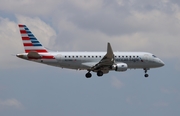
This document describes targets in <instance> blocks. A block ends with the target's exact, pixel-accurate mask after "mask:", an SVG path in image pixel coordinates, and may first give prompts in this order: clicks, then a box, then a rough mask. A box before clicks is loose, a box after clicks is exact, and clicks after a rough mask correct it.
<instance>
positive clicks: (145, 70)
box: [144, 69, 149, 78]
mask: <svg viewBox="0 0 180 116" xmlns="http://www.w3.org/2000/svg"><path fill="white" fill-rule="evenodd" d="M147 70H148V69H144V72H145V75H144V77H146V78H147V77H149V75H148V74H147Z"/></svg>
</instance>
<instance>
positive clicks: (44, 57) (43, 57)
mask: <svg viewBox="0 0 180 116" xmlns="http://www.w3.org/2000/svg"><path fill="white" fill-rule="evenodd" d="M42 59H54V56H42Z"/></svg>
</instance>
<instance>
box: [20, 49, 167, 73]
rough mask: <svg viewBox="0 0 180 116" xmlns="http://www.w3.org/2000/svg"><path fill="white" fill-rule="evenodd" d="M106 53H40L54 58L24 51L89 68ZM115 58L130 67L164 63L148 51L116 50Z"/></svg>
mask: <svg viewBox="0 0 180 116" xmlns="http://www.w3.org/2000/svg"><path fill="white" fill-rule="evenodd" d="M105 54H106V52H48V53H40V55H45V56H46V55H47V56H48V55H52V56H54V59H46V58H45V59H28V57H27V53H23V59H26V60H31V61H35V62H39V63H43V64H47V65H52V66H57V67H62V68H69V69H77V70H88V69H89V68H91V67H92V66H94V65H95V64H97V63H98V62H99V61H100V60H101V59H102V58H103V56H104V55H105ZM114 59H115V63H126V64H127V65H128V68H129V69H137V68H142V69H150V68H156V67H161V66H163V65H164V63H163V61H162V60H160V59H159V58H157V57H156V56H154V55H153V54H151V53H147V52H114Z"/></svg>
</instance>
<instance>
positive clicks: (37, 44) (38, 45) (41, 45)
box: [33, 44, 42, 46]
mask: <svg viewBox="0 0 180 116" xmlns="http://www.w3.org/2000/svg"><path fill="white" fill-rule="evenodd" d="M33 46H42V45H41V44H33Z"/></svg>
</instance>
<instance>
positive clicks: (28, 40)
mask: <svg viewBox="0 0 180 116" xmlns="http://www.w3.org/2000/svg"><path fill="white" fill-rule="evenodd" d="M19 29H20V34H21V37H22V41H23V45H24V49H25V52H26V53H29V52H38V53H46V52H48V51H47V49H46V48H44V47H43V46H42V44H41V43H40V42H39V41H38V40H37V38H36V37H35V36H34V35H33V34H32V32H31V31H30V30H29V29H28V28H27V26H26V25H21V24H19Z"/></svg>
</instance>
